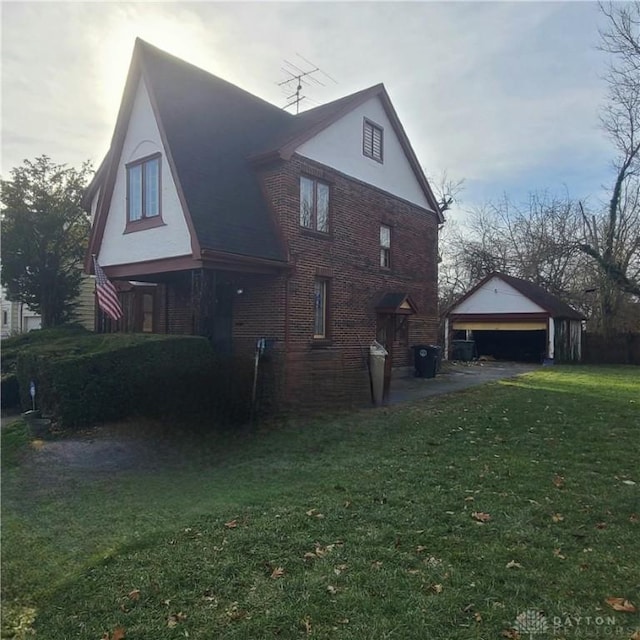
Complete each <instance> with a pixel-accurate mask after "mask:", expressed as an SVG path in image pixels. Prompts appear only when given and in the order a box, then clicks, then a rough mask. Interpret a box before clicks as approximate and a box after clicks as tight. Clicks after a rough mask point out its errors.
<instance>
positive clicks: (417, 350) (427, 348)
mask: <svg viewBox="0 0 640 640" xmlns="http://www.w3.org/2000/svg"><path fill="white" fill-rule="evenodd" d="M412 348H413V368H414V374H415V376H416V378H435V377H436V372H437V370H438V358H439V353H440V347H438V346H436V345H433V344H416V345H414V346H413V347H412Z"/></svg>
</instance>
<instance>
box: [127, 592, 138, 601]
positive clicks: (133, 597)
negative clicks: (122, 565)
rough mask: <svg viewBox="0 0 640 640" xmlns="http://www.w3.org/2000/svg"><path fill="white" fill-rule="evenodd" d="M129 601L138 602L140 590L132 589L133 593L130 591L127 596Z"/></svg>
mask: <svg viewBox="0 0 640 640" xmlns="http://www.w3.org/2000/svg"><path fill="white" fill-rule="evenodd" d="M127 597H128V598H129V600H133V601H136V600H140V589H134V590H133V591H130V592H129V594H128V596H127Z"/></svg>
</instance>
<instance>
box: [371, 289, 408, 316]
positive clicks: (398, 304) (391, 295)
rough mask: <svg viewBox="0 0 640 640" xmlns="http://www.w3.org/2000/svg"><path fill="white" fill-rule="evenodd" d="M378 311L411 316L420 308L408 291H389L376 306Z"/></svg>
mask: <svg viewBox="0 0 640 640" xmlns="http://www.w3.org/2000/svg"><path fill="white" fill-rule="evenodd" d="M375 310H376V313H380V314H386V315H394V316H410V315H414V314H416V313H418V308H417V307H416V305H415V303H414V302H413V300H412V299H411V297H410V296H409V294H408V293H400V292H392V291H390V292H387V293H385V294H384V295H383V296H382V298H381V299H380V300H379V302H378V304H377V305H376V307H375Z"/></svg>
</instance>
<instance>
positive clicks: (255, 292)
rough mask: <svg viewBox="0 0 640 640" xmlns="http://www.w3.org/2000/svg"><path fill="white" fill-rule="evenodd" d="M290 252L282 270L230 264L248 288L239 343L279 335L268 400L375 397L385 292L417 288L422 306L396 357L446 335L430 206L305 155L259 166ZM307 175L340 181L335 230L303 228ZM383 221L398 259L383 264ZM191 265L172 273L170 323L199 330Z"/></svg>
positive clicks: (236, 309)
mask: <svg viewBox="0 0 640 640" xmlns="http://www.w3.org/2000/svg"><path fill="white" fill-rule="evenodd" d="M258 173H259V177H260V179H261V182H262V186H263V190H264V193H265V196H266V197H267V200H268V201H269V204H270V208H271V212H272V215H273V216H274V219H275V223H276V226H278V227H279V228H280V232H281V234H282V241H283V244H284V245H285V248H286V251H287V252H288V256H289V260H290V268H289V269H288V270H286V271H284V272H283V273H281V274H278V275H255V274H241V273H235V274H234V273H230V272H225V273H224V274H223V273H221V272H220V273H219V274H218V278H219V279H220V278H224V279H225V281H228V282H232V284H233V287H234V288H237V289H238V290H242V293H239V294H237V295H236V296H235V297H234V300H233V327H232V335H233V351H234V354H236V355H238V356H244V355H252V354H253V353H254V352H255V345H256V340H257V339H258V338H260V337H266V338H270V339H272V340H273V342H272V344H271V347H270V349H269V352H268V353H267V354H266V359H265V362H264V364H263V367H262V371H263V376H266V377H268V378H269V380H266V379H261V385H260V386H261V388H262V389H264V390H265V394H266V395H268V396H269V398H265V402H269V403H274V404H277V405H278V406H279V407H280V408H285V409H286V408H291V407H296V406H301V405H304V406H306V407H314V408H322V407H326V406H328V405H329V406H330V405H334V406H336V405H346V404H365V403H366V402H368V400H369V398H370V391H369V379H368V372H367V366H366V363H367V354H368V345H369V343H370V342H371V341H372V340H373V339H375V337H376V310H375V307H376V304H377V303H378V302H379V301H380V299H381V298H382V296H383V295H384V294H385V293H389V292H398V293H406V294H408V295H409V296H410V297H411V299H412V301H413V302H414V303H415V305H416V307H417V309H418V313H417V314H415V315H412V316H409V318H408V329H407V331H406V336H405V335H403V336H401V339H400V340H396V341H395V342H394V358H393V364H394V366H396V367H401V366H407V365H410V364H411V363H412V354H411V351H410V349H409V347H410V345H412V344H416V343H423V342H435V341H436V339H437V324H438V321H437V317H438V314H437V289H436V283H437V220H436V217H435V215H433V214H429V213H426V212H425V211H424V210H422V209H421V208H419V207H417V206H415V205H412V204H410V203H408V202H405V201H403V200H400V199H398V198H395V197H393V196H390V195H389V194H387V193H384V192H382V191H379V190H376V189H374V188H372V187H370V186H368V185H365V184H362V183H360V182H358V181H356V180H353V179H351V178H349V177H347V176H344V175H342V174H340V173H338V172H336V171H333V170H331V169H328V168H326V167H323V166H322V165H318V164H317V163H314V162H312V161H309V160H306V159H304V158H302V157H299V156H294V157H293V158H292V160H291V161H289V162H279V163H277V164H274V165H270V166H268V167H266V168H264V167H263V168H261V169H260V170H259V172H258ZM300 175H306V176H310V177H315V178H317V179H320V180H323V181H325V182H327V183H328V184H329V185H330V189H331V192H330V213H329V216H330V217H329V225H330V232H329V233H328V234H322V233H317V232H313V231H309V230H306V229H303V228H301V226H300V224H299V215H300V214H299V212H300V186H299V184H300ZM380 224H385V225H388V226H389V227H391V233H392V236H391V268H390V269H384V268H382V267H381V266H380ZM317 277H322V278H326V279H327V280H328V282H329V294H328V309H329V323H328V336H327V338H328V339H327V340H314V338H313V318H314V281H315V279H316V278H317ZM190 287H191V285H190V274H189V273H188V272H187V273H184V274H180V275H179V276H178V275H177V276H176V279H175V281H173V282H171V283H167V286H166V295H165V296H163V298H164V300H166V311H165V309H162V313H163V315H164V316H165V318H166V320H165V321H164V323H163V324H164V325H165V327H166V331H167V332H168V333H191V332H192V330H193V313H194V311H193V309H192V305H193V301H192V300H191V293H190V292H191V288H190Z"/></svg>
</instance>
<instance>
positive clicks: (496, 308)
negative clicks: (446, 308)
mask: <svg viewBox="0 0 640 640" xmlns="http://www.w3.org/2000/svg"><path fill="white" fill-rule="evenodd" d="M544 312H545V311H544V309H543V308H542V307H540V306H538V305H537V304H535V302H532V301H531V300H529V298H527V297H526V296H523V295H522V294H521V293H520V292H519V291H518V290H517V289H514V288H513V287H512V286H511V285H510V284H507V283H506V282H505V281H504V280H501V279H500V278H491V279H490V280H488V281H487V282H485V283H484V285H483V286H482V287H480V289H478V290H477V291H476V292H475V293H473V294H472V295H470V296H469V297H468V298H467V299H466V300H463V301H462V302H461V303H460V304H459V305H458V306H456V307H454V308H453V309H452V310H451V313H455V314H460V313H544Z"/></svg>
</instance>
